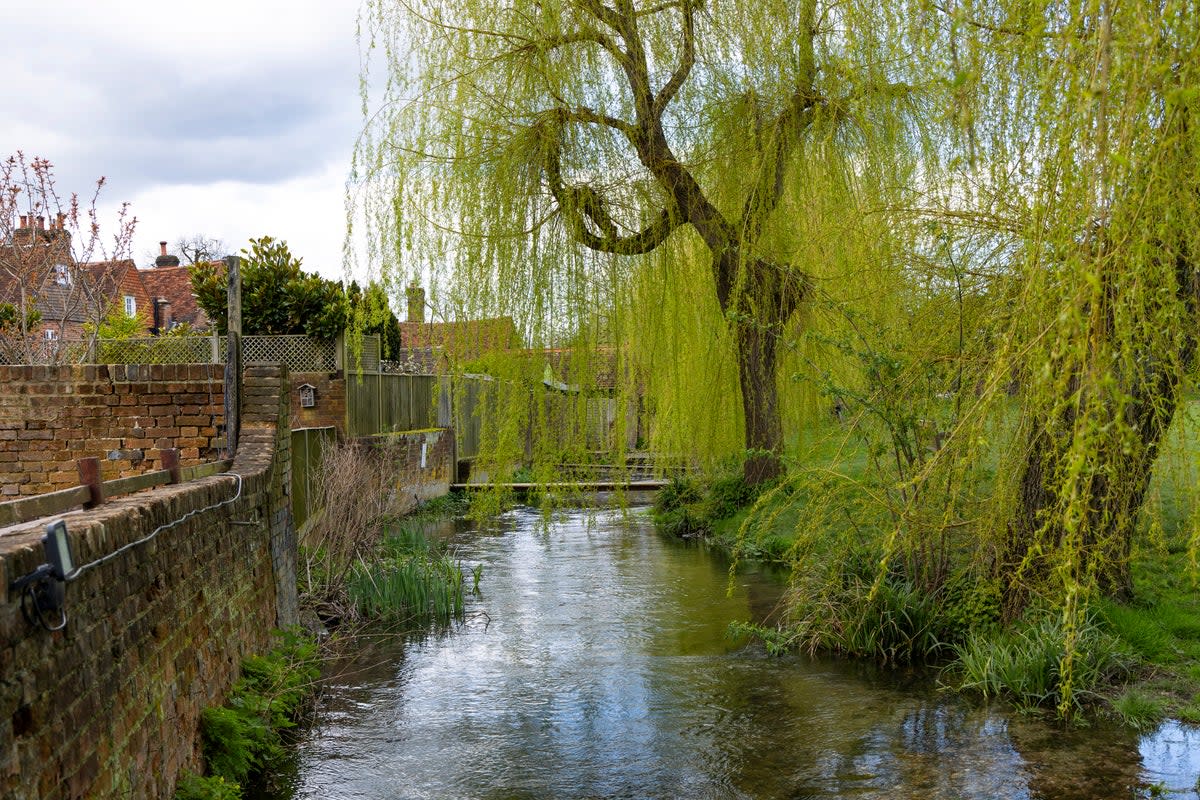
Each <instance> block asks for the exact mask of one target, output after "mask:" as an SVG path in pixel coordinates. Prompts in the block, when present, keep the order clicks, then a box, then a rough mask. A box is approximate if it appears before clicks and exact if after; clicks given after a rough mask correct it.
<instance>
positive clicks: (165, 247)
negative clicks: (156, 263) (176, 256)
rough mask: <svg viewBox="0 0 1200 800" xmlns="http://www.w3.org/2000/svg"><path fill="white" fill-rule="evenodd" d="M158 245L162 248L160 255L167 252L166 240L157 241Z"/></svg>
mask: <svg viewBox="0 0 1200 800" xmlns="http://www.w3.org/2000/svg"><path fill="white" fill-rule="evenodd" d="M158 246H159V247H160V248H162V253H161V255H164V256H165V255H166V254H167V243H166V242H159V243H158Z"/></svg>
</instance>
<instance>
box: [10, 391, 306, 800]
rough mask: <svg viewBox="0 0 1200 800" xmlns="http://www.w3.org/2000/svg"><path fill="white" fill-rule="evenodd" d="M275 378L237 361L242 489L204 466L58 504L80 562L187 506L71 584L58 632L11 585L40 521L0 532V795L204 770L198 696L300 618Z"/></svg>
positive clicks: (58, 793)
mask: <svg viewBox="0 0 1200 800" xmlns="http://www.w3.org/2000/svg"><path fill="white" fill-rule="evenodd" d="M110 369H111V368H110ZM165 369H166V370H167V371H168V372H169V371H170V369H171V368H169V367H168V368H165ZM189 369H190V368H189ZM67 377H70V373H67ZM163 380H165V381H166V382H167V383H175V384H185V383H188V380H185V379H184V378H182V377H181V376H178V375H173V376H172V377H171V378H166V377H164V378H163ZM110 381H111V383H113V384H119V383H120V382H121V381H120V380H119V379H118V378H117V377H116V376H113V375H111V374H110V375H109V377H108V378H107V379H106V380H105V381H102V383H107V382H110ZM34 382H35V383H40V381H34ZM138 382H139V383H142V384H145V389H146V390H147V391H149V390H150V389H151V388H153V387H151V386H150V384H151V383H152V382H150V381H144V380H142V379H140V378H139V379H138ZM286 387H287V376H286V374H284V373H283V372H282V371H281V370H280V369H278V368H265V367H256V368H252V369H248V370H247V371H246V378H245V384H244V392H245V404H244V411H243V428H242V435H241V444H240V446H239V449H238V454H237V458H236V460H235V462H234V465H233V467H232V469H231V472H232V473H233V474H236V475H238V476H240V478H241V481H240V495H239V494H237V490H238V483H239V482H238V480H237V479H236V478H234V477H226V476H214V477H211V478H205V479H202V480H198V481H193V482H191V483H187V484H181V485H178V486H168V487H162V488H159V489H154V490H151V491H146V492H139V493H137V494H132V495H127V496H124V497H120V498H117V499H115V500H113V501H111V502H109V503H107V504H105V505H102V506H100V507H98V508H96V509H92V510H90V511H78V512H73V513H69V514H66V515H64V517H63V519H64V520H65V521H66V523H67V526H68V530H69V532H70V537H71V541H72V546H73V548H74V552H75V560H76V563H77V564H85V563H88V562H91V561H93V560H94V559H97V558H100V557H103V556H105V555H109V554H112V553H114V552H116V551H117V550H118V548H121V547H122V546H124V545H127V544H130V543H133V542H136V541H137V540H139V539H141V538H143V537H145V536H147V535H148V534H150V533H152V532H153V531H154V530H156V529H158V528H159V527H160V526H163V525H166V524H169V523H172V522H175V521H177V520H180V519H181V518H182V517H183V516H184V515H185V514H188V513H190V512H198V513H196V514H195V515H194V516H192V517H190V518H189V519H187V520H186V521H184V522H182V523H180V524H176V525H173V526H171V527H166V528H163V529H162V530H161V531H160V532H159V533H158V534H157V536H156V537H155V538H154V539H151V540H150V541H148V542H145V543H142V544H138V545H134V546H133V547H131V548H130V549H129V550H126V551H124V552H122V553H120V554H119V555H117V556H116V557H115V558H114V559H113V560H111V561H108V562H106V563H104V564H100V565H97V566H95V567H93V568H91V569H88V570H86V571H84V572H83V573H82V574H81V575H80V577H79V578H78V579H77V580H75V581H73V582H71V583H69V584H67V586H66V610H67V613H68V622H67V625H66V628H65V629H64V630H62V631H58V632H54V633H50V632H47V631H45V630H43V629H41V628H39V627H33V626H31V625H29V624H28V622H27V621H26V620H25V619H24V618H23V616H22V614H21V611H20V607H19V597H15V596H12V593H10V592H8V590H7V587H8V585H9V582H10V581H11V580H12V579H14V578H16V577H18V576H20V575H23V574H25V573H27V572H29V571H31V570H32V569H34V568H35V567H36V566H37V565H38V564H39V563H40V562H41V561H42V560H43V559H42V552H41V545H40V536H41V533H42V525H41V524H32V523H31V524H28V525H24V526H14V527H11V528H7V529H4V530H3V531H0V598H2V599H3V603H2V604H0V796H2V797H5V798H12V800H33V799H34V798H43V799H44V800H57V799H58V798H64V799H66V798H108V797H112V798H116V797H121V798H164V797H170V796H171V794H172V791H173V787H174V783H175V780H176V778H177V776H178V774H179V773H180V771H181V770H183V769H198V768H199V766H200V765H199V755H198V741H197V739H198V734H197V732H198V720H199V714H200V712H201V710H202V709H204V708H205V707H207V706H210V705H214V704H217V703H220V702H221V701H222V700H223V698H224V694H225V692H226V691H227V690H228V688H229V686H230V685H231V683H232V681H233V680H234V678H235V676H236V673H237V670H238V665H239V663H240V661H241V659H242V658H243V657H244V656H245V655H247V654H250V653H254V652H262V651H263V650H265V649H266V647H267V646H268V644H269V643H268V631H269V630H270V629H271V628H272V627H274V626H275V625H276V624H278V623H280V622H291V621H294V619H295V616H294V610H295V578H294V574H295V573H294V569H295V567H294V564H295V551H294V546H295V543H294V533H293V532H292V531H291V525H290V522H291V520H290V512H289V505H288V496H287V491H288V489H287V487H288V477H289V452H288V441H289V437H288V435H287V430H288V425H287V419H288V401H287V395H288V392H287V389H286ZM164 393H166V394H179V393H183V394H186V393H187V391H186V389H178V390H174V389H172V390H167V391H166V392H158V394H164ZM133 394H134V395H135V396H140V394H141V393H140V392H137V391H135V392H133ZM20 396H23V397H24V396H29V395H20ZM79 396H85V397H88V396H91V395H86V394H85V395H79ZM102 396H112V397H116V398H118V400H119V399H120V398H123V397H124V396H125V395H124V393H121V392H118V391H116V390H114V391H113V392H112V393H111V394H105V395H102ZM117 407H118V408H123V407H124V406H120V405H119V404H118V406H117ZM135 407H138V408H140V407H141V404H140V403H138V404H135ZM22 430H43V429H40V428H22ZM22 441H26V440H22ZM31 441H40V440H31ZM221 504H224V505H221ZM212 506H218V507H216V508H212ZM289 549H290V552H289ZM289 570H290V572H289Z"/></svg>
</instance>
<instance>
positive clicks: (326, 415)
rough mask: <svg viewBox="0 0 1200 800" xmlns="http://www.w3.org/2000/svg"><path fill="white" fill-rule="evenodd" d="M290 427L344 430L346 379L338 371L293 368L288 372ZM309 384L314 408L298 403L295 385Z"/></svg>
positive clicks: (342, 433)
mask: <svg viewBox="0 0 1200 800" xmlns="http://www.w3.org/2000/svg"><path fill="white" fill-rule="evenodd" d="M291 377H292V427H293V428H329V427H333V428H337V429H338V433H339V434H341V435H345V433H346V381H345V379H344V378H342V377H341V373H340V372H333V373H330V372H293V373H292V376H291ZM306 383H307V384H309V385H310V386H313V387H314V388H315V389H316V394H317V405H316V407H314V408H301V407H300V391H299V387H300V386H301V385H303V384H306Z"/></svg>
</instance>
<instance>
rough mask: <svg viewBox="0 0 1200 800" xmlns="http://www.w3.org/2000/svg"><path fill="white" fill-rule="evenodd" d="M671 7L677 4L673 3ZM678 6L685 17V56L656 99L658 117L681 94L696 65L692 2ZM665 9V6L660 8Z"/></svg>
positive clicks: (683, 0) (688, 1) (682, 2)
mask: <svg viewBox="0 0 1200 800" xmlns="http://www.w3.org/2000/svg"><path fill="white" fill-rule="evenodd" d="M671 5H676V4H674V3H672V4H671ZM677 5H678V6H679V13H680V14H681V15H683V54H682V55H681V56H680V59H679V66H678V67H676V69H675V72H674V73H673V74H672V75H671V77H670V79H669V80H668V81H667V84H666V85H665V86H664V87H663V88H662V91H661V92H659V93H658V96H657V97H655V98H654V105H653V111H654V114H655V115H656V116H662V112H663V109H665V108H666V107H667V105H668V104H669V103H670V102H671V101H672V100H673V99H674V98H675V95H676V94H678V93H679V90H680V88H682V87H683V84H684V82H685V81H686V80H687V79H688V76H689V75H690V74H691V72H692V67H694V66H695V64H696V28H695V21H694V20H693V18H692V12H693V7H692V2H691V0H680V1H679V3H678V4H677ZM663 7H665V6H662V7H660V8H663Z"/></svg>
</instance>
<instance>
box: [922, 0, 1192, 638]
mask: <svg viewBox="0 0 1200 800" xmlns="http://www.w3.org/2000/svg"><path fill="white" fill-rule="evenodd" d="M946 19H947V20H948V24H946V25H945V27H946V28H948V37H949V40H950V41H951V42H952V43H953V41H954V40H955V39H956V38H957V40H958V41H959V42H960V44H961V47H960V49H959V50H958V53H957V54H958V56H959V57H960V58H961V62H960V65H959V68H960V73H959V74H960V76H961V80H960V84H961V86H962V90H963V91H964V92H968V93H971V97H972V100H971V102H969V103H966V104H964V106H965V107H966V108H967V109H968V113H970V114H971V116H972V120H971V122H970V123H969V125H968V126H967V127H968V128H969V130H970V131H971V138H970V141H969V147H970V153H969V156H970V157H971V158H973V159H977V160H978V162H979V165H978V167H977V168H976V169H975V170H974V172H973V174H974V175H975V176H976V178H977V181H978V185H980V186H982V187H983V188H982V189H981V190H980V191H978V193H977V194H975V195H973V196H971V198H970V199H971V200H973V201H974V202H975V204H976V205H975V208H973V209H969V210H970V211H973V212H975V213H979V214H980V216H981V217H982V216H983V215H984V214H985V213H986V215H987V216H988V218H990V219H993V220H995V219H1003V220H1004V221H1005V226H1004V227H1005V228H1006V229H1007V230H1009V231H1011V232H1012V233H1013V234H1014V236H1013V237H1012V247H1011V249H1010V250H1009V251H1008V253H1009V259H1008V261H1007V263H1006V264H1005V269H1004V274H1003V275H1002V276H1001V281H1000V282H1001V283H1004V284H1006V289H1005V290H1004V291H1005V292H1006V293H1007V298H1008V299H1007V304H1008V306H1009V308H1008V311H1007V312H1005V313H1001V314H999V315H998V322H999V323H1000V324H999V325H998V326H997V327H996V339H997V341H998V342H999V343H1000V344H999V345H998V346H997V348H996V350H995V352H994V354H993V355H994V358H992V359H991V360H990V363H989V365H988V368H987V370H988V371H987V373H986V374H985V375H984V376H983V378H982V379H981V385H983V386H985V387H987V388H986V390H985V391H983V392H982V397H981V399H980V402H979V408H980V409H984V408H986V409H989V410H990V412H991V413H992V415H993V418H994V415H995V414H1006V413H1010V412H1009V407H1010V406H1011V404H1010V403H1009V402H1008V401H1007V399H1006V398H1005V392H1002V391H1001V390H1002V389H1008V393H1013V392H1015V394H1016V396H1017V398H1018V404H1017V405H1018V407H1019V410H1018V412H1017V414H1018V422H1017V424H1016V428H1015V433H1014V434H1013V435H1012V438H1011V440H1010V447H1009V448H1008V453H1007V461H1006V463H1005V469H1004V471H1003V477H1004V479H1005V480H1004V481H1003V491H1002V492H1001V493H1000V494H999V496H998V500H999V502H1000V503H1001V505H1002V508H1003V509H1004V510H1003V512H1002V513H1000V514H997V515H995V517H994V518H995V519H998V520H1002V528H1001V529H999V530H997V531H995V536H994V540H995V541H996V543H997V547H996V560H995V570H996V574H997V575H998V576H1000V579H1001V581H1002V584H1003V589H1004V604H1005V609H1006V612H1007V615H1008V616H1009V617H1012V616H1015V615H1016V614H1017V613H1019V612H1020V610H1021V609H1022V608H1024V607H1025V605H1026V604H1027V603H1028V602H1029V601H1030V600H1031V599H1033V598H1042V599H1051V600H1052V601H1053V602H1054V603H1056V604H1057V603H1060V602H1061V603H1065V604H1066V605H1067V607H1068V609H1071V608H1074V607H1075V604H1077V603H1081V602H1082V601H1083V600H1084V599H1085V598H1086V597H1088V596H1089V595H1091V594H1094V593H1095V592H1100V593H1103V594H1107V595H1116V596H1122V595H1127V594H1128V593H1129V591H1130V590H1131V581H1130V570H1129V566H1130V550H1131V543H1132V541H1133V538H1134V533H1135V530H1136V524H1137V520H1138V515H1139V512H1140V511H1141V510H1142V506H1143V502H1144V500H1145V497H1146V491H1147V487H1148V485H1149V480H1150V475H1151V473H1152V470H1153V467H1154V464H1155V460H1156V458H1157V455H1158V452H1159V448H1160V444H1161V442H1162V440H1163V438H1164V435H1165V434H1166V432H1167V430H1168V428H1169V427H1170V426H1171V424H1172V422H1173V421H1174V419H1175V417H1176V413H1177V411H1178V409H1179V407H1180V402H1181V399H1182V397H1183V390H1184V387H1185V386H1186V385H1187V382H1188V381H1189V380H1190V379H1191V378H1192V377H1193V376H1194V367H1195V350H1196V326H1197V323H1198V322H1200V320H1198V318H1197V304H1198V303H1200V278H1198V273H1197V267H1198V265H1197V262H1196V254H1197V253H1198V252H1200V251H1198V250H1197V246H1198V244H1200V243H1198V241H1197V238H1196V237H1197V222H1198V221H1200V215H1198V213H1197V212H1198V211H1200V205H1198V204H1200V162H1198V161H1197V158H1196V156H1197V152H1198V150H1197V136H1198V132H1200V128H1198V122H1197V108H1198V104H1197V94H1198V90H1197V88H1196V85H1197V80H1198V78H1200V74H1198V73H1197V66H1196V65H1197V63H1200V61H1198V59H1200V50H1198V49H1197V48H1198V47H1200V41H1198V37H1200V28H1198V27H1197V22H1196V21H1197V19H1200V12H1198V9H1197V6H1196V4H1195V3H1194V2H1188V1H1187V0H1162V1H1161V2H1151V3H1125V4H1117V3H1111V2H1108V1H1107V0H1094V1H1093V0H1085V2H1041V3H1018V4H1009V3H998V4H992V3H987V2H980V3H969V4H963V5H961V6H959V7H958V8H957V10H956V11H954V12H953V13H951V14H949V15H948V16H947V17H946ZM980 417H981V418H986V417H987V413H981V414H980Z"/></svg>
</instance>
